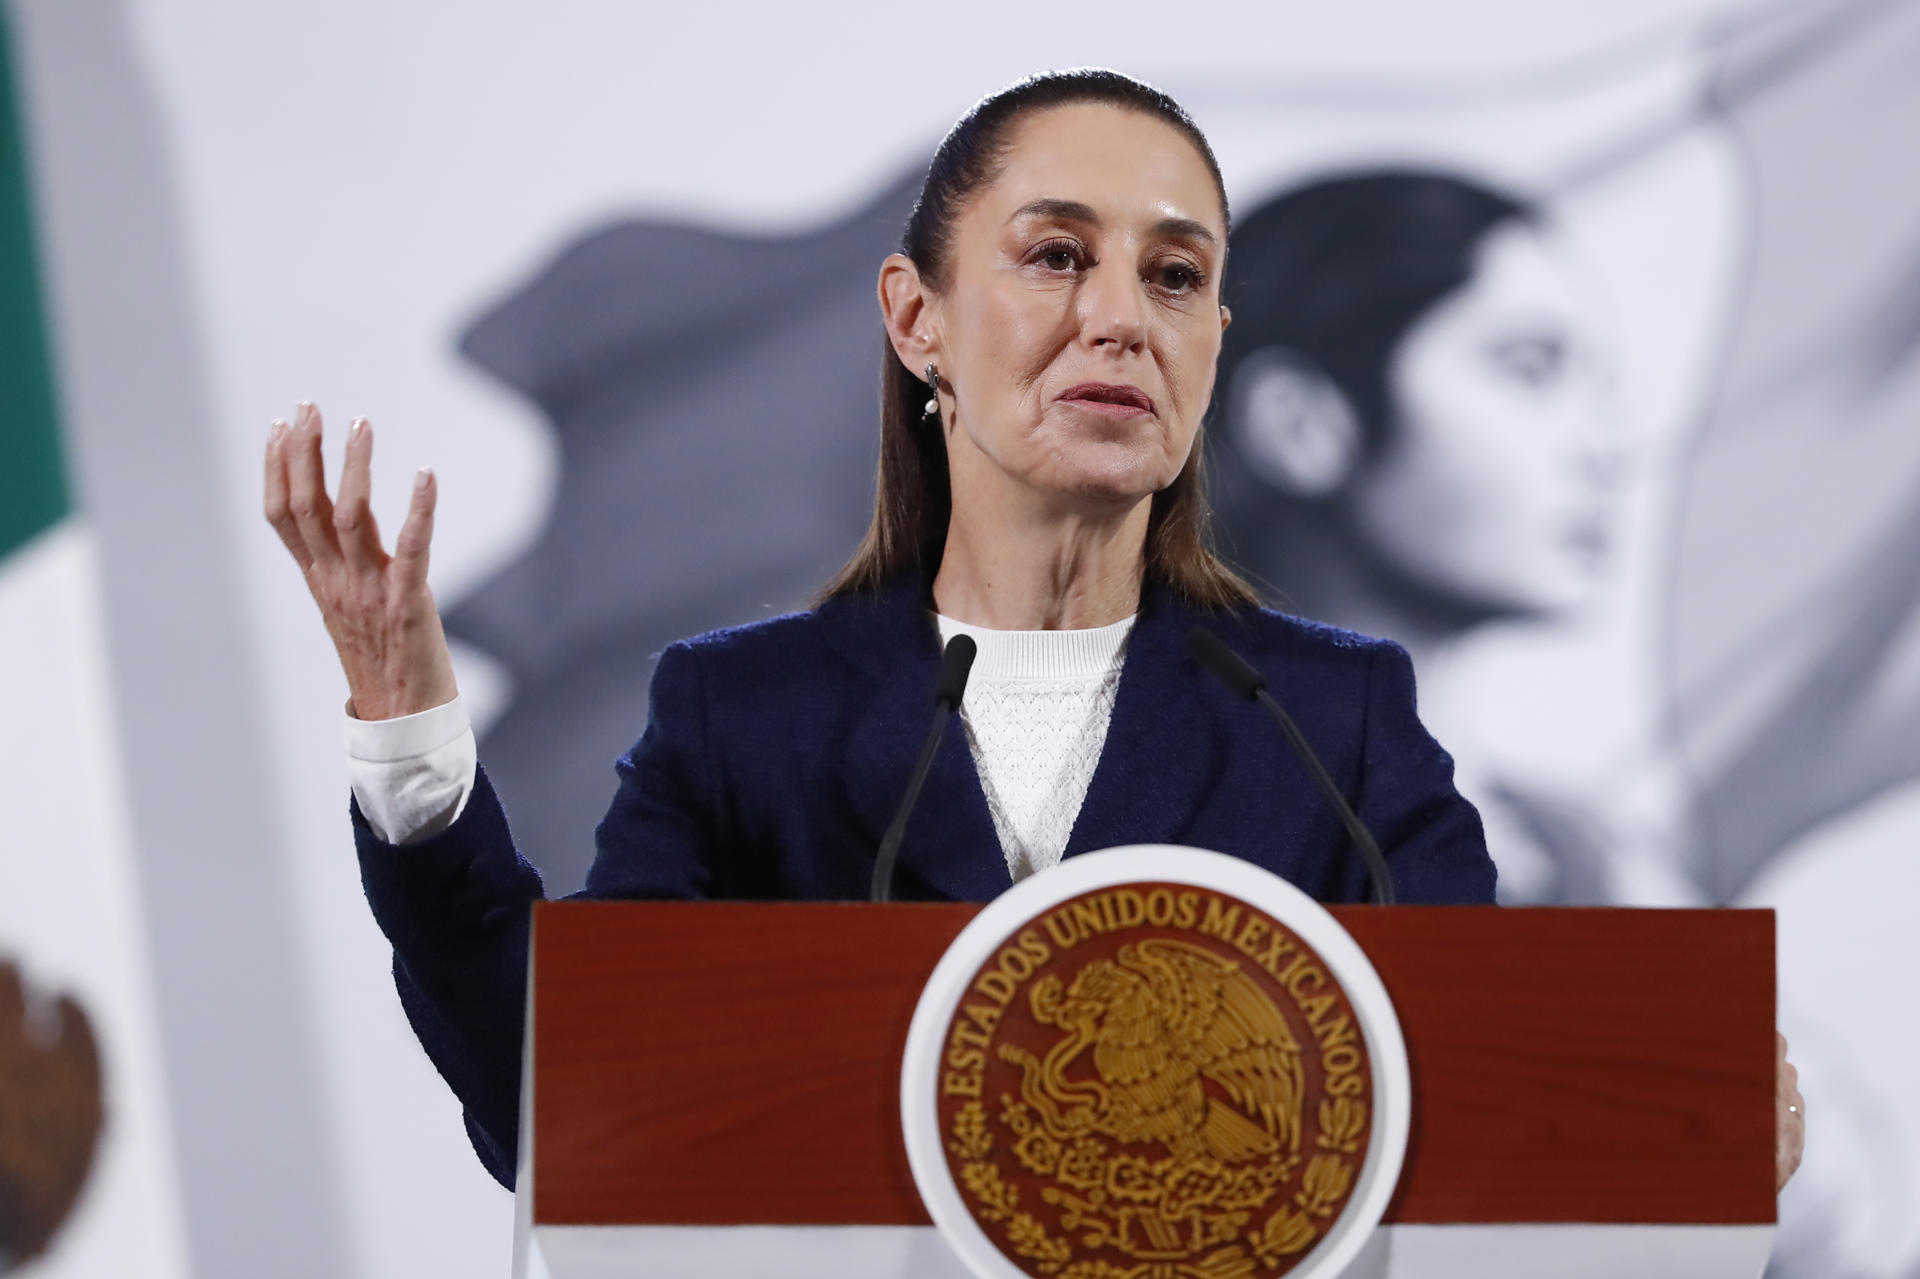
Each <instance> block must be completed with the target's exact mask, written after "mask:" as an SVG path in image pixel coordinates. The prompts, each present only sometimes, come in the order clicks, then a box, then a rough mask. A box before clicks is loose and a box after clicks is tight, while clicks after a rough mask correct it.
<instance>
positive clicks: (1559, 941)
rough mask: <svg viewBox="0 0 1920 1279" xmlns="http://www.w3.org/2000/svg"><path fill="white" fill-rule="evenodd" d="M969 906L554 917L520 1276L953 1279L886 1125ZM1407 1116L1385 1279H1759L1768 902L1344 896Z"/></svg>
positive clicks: (543, 945)
mask: <svg viewBox="0 0 1920 1279" xmlns="http://www.w3.org/2000/svg"><path fill="white" fill-rule="evenodd" d="M979 909H980V908H979V907H977V906H973V905H887V906H869V905H856V904H844V905H841V904H832V905H822V904H802V903H766V904H759V903H652V902H644V903H643V902H604V903H601V902H596V903H584V902H576V903H550V904H543V905H541V906H538V907H536V908H535V913H534V934H533V935H534V941H533V959H532V971H531V977H530V980H529V983H528V1016H529V1027H530V1030H529V1034H528V1037H527V1070H526V1075H525V1081H524V1083H523V1101H522V1109H521V1113H522V1116H523V1128H522V1133H521V1141H520V1174H519V1187H520V1189H519V1193H518V1196H517V1208H518V1212H519V1225H518V1230H517V1232H516V1240H515V1274H516V1275H530V1276H551V1279H574V1277H575V1276H601V1275H637V1274H644V1275H648V1276H675V1275H703V1276H704V1275H711V1276H756V1277H757V1276H763V1275H764V1276H769V1277H772V1276H779V1277H780V1279H806V1277H807V1276H813V1275H819V1276H829V1275H830V1276H833V1277H834V1279H868V1277H871V1279H882V1277H885V1279H905V1277H907V1276H912V1277H913V1279H962V1276H964V1275H965V1273H966V1272H965V1271H964V1269H963V1268H962V1267H961V1265H960V1263H959V1261H958V1260H957V1259H956V1258H954V1257H953V1255H952V1254H951V1252H949V1251H948V1250H947V1248H946V1246H945V1244H944V1243H943V1242H942V1241H941V1240H940V1238H939V1236H938V1234H937V1233H936V1232H935V1231H934V1230H933V1228H932V1227H931V1225H930V1224H929V1219H928V1217H927V1215H926V1212H925V1209H924V1208H923V1207H922V1205H921V1203H920V1200H919V1196H918V1195H917V1194H916V1192H915V1189H914V1185H913V1181H912V1178H911V1176H910V1175H909V1172H908V1168H907V1159H906V1151H905V1147H904V1144H903V1140H902V1137H901V1135H900V1128H899V1123H900V1120H899V1114H900V1108H899V1087H900V1084H899V1072H900V1062H901V1052H902V1048H903V1046H904V1044H905V1042H906V1035H907V1026H908V1022H909V1021H910V1019H911V1017H912V1014H913V1009H914V1005H915V1002H916V1001H917V1000H918V998H919V995H920V991H921V987H922V985H923V983H924V982H925V981H926V979H927V977H928V975H929V974H930V973H931V972H932V971H933V968H934V965H935V964H936V963H937V962H938V960H939V958H940V956H941V954H942V952H943V951H944V950H945V948H946V946H947V945H948V943H949V942H951V941H952V940H953V938H954V937H955V936H956V935H957V934H958V933H959V932H960V930H961V929H962V928H963V927H964V926H965V925H966V923H967V922H968V920H970V919H971V918H972V917H973V915H974V914H975V913H976V912H977V911H978V910H979ZM1333 914H1334V915H1335V916H1336V917H1337V918H1338V919H1339V921H1340V922H1341V924H1342V925H1344V926H1345V927H1346V928H1347V929H1348V931H1349V932H1350V933H1351V934H1352V935H1353V937H1354V938H1355V939H1356V940H1357V941H1358V942H1359V943H1360V945H1361V946H1362V947H1363V948H1364V949H1365V950H1366V952H1367V954H1368V956H1369V958H1370V959H1371V960H1372V962H1373V965H1374V967H1375V968H1376V969H1377V970H1378V972H1379V974H1380V977H1381V979H1382V981H1384V983H1385V984H1386V988H1387V991H1388V993H1389V995H1390V996H1391V997H1392V999H1393V1003H1394V1006H1395V1008H1396V1010H1397V1011H1398V1014H1399V1018H1400V1022H1401V1026H1402V1029H1403V1031H1404V1033H1405V1036H1406V1041H1407V1049H1408V1055H1409V1058H1410V1061H1411V1067H1412V1078H1413V1093H1414V1113H1413V1125H1412V1133H1411V1136H1410V1138H1409V1143H1408V1149H1407V1156H1406V1162H1405V1168H1404V1171H1403V1173H1402V1175H1401V1178H1400V1183H1399V1190H1398V1192H1397V1194H1396V1195H1395V1197H1394V1199H1393V1201H1392V1203H1391V1205H1390V1206H1389V1208H1388V1210H1387V1213H1386V1218H1385V1222H1384V1223H1383V1225H1382V1227H1381V1229H1380V1230H1379V1231H1377V1232H1376V1234H1375V1236H1374V1238H1373V1242H1372V1244H1371V1245H1370V1246H1369V1248H1368V1249H1367V1251H1366V1252H1365V1253H1364V1254H1363V1255H1362V1256H1361V1258H1360V1260H1359V1261H1357V1262H1355V1263H1354V1265H1353V1266H1351V1267H1350V1268H1349V1269H1348V1271H1347V1274H1348V1275H1350V1276H1353V1277H1354V1279H1372V1277H1374V1276H1396V1277H1397V1276H1403V1275H1405V1276H1419V1277H1420V1279H1447V1277H1448V1276H1452V1275H1456V1274H1457V1275H1469V1274H1470V1275H1474V1276H1505V1275H1513V1276H1521V1275H1524V1276H1528V1277H1529V1279H1538V1277H1541V1276H1560V1277H1565V1279H1586V1277H1587V1276H1592V1277H1593V1279H1601V1277H1602V1276H1604V1277H1605V1279H1618V1277H1619V1276H1623V1275H1631V1276H1634V1277H1635V1279H1665V1277H1667V1276H1672V1277H1673V1279H1680V1277H1681V1276H1685V1277H1686V1279H1716V1277H1718V1276H1729V1277H1732V1276H1739V1277H1740V1279H1757V1276H1759V1274H1760V1273H1761V1270H1762V1269H1763V1268H1764V1265H1765V1259H1766V1256H1767V1253H1768V1250H1769V1249H1770V1247H1771V1245H1772V1239H1773V1222H1774V1207H1775V1195H1774V1185H1773V1178H1774V1165H1773V1158H1774V977H1773V974H1774V936H1773V915H1772V912H1770V911H1664V910H1663V911H1642V910H1516V909H1499V908H1458V907H1455V908H1445V907H1441V908H1435V907H1397V908H1391V909H1379V908H1374V907H1336V908H1334V909H1333Z"/></svg>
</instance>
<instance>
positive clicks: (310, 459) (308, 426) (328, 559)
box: [287, 404, 340, 569]
mask: <svg viewBox="0 0 1920 1279" xmlns="http://www.w3.org/2000/svg"><path fill="white" fill-rule="evenodd" d="M287 506H288V508H289V509H290V510H291V511H292V512H293V522H294V523H295V524H296V525H297V526H298V527H299V529H300V536H301V537H302V538H303V539H304V540H305V541H306V544H307V553H308V554H309V555H311V556H312V557H313V562H314V564H315V565H317V566H318V567H320V568H322V569H326V568H329V567H331V566H332V565H334V564H337V563H339V562H340V542H339V539H338V538H337V537H336V536H335V534H334V531H333V503H332V501H330V500H329V499H328V497H327V474H326V467H325V466H324V465H323V464H322V462H321V460H320V410H318V409H316V408H315V407H314V406H313V405H311V404H302V405H301V406H300V409H299V412H298V413H296V414H295V415H294V419H293V433H292V436H291V437H290V438H289V439H288V441H287Z"/></svg>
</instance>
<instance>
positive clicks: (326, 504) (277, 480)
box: [266, 404, 458, 719]
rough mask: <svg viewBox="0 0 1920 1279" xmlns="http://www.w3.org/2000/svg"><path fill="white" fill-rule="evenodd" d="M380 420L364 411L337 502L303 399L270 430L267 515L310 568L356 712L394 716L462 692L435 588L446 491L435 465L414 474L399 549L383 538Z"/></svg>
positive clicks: (315, 416)
mask: <svg viewBox="0 0 1920 1279" xmlns="http://www.w3.org/2000/svg"><path fill="white" fill-rule="evenodd" d="M372 465H373V427H372V426H370V425H369V424H368V423H367V421H366V419H365V418H357V419H355V421H354V423H353V425H352V426H351V427H349V428H348V430H347V461H346V466H345V467H344V468H343V469H342V471H341V473H340V495H339V498H338V500H334V499H331V498H329V497H328V496H327V480H326V472H325V469H324V468H323V467H322V465H321V461H320V410H319V409H317V408H315V407H314V406H313V405H311V404H302V405H300V407H299V409H298V411H297V412H296V413H295V414H294V419H293V425H292V426H288V425H287V424H286V423H285V422H275V423H274V424H273V429H272V431H271V432H270V433H269V434H268V436H267V478H266V513H267V523H269V524H271V525H273V528H274V531H275V532H277V533H278V534H279V535H280V540H281V541H282V542H284V543H286V546H287V550H289V551H290V552H292V553H293V558H294V560H295V561H297V562H298V563H299V565H300V569H301V571H302V572H304V573H305V574H306V575H307V589H308V590H309V591H311V592H312V593H313V602H314V603H316V604H318V605H319V606H320V616H321V618H322V619H323V620H324V621H325V622H326V625H327V634H328V635H330V636H332V637H333V647H334V649H335V651H336V652H338V653H339V654H340V665H341V667H342V668H343V669H344V670H345V671H346V673H347V689H348V692H349V695H350V696H351V697H352V699H353V701H352V706H351V709H352V712H353V714H354V715H355V716H356V717H357V718H359V719H392V718H394V717H395V716H399V715H411V714H413V713H414V712H415V711H424V710H428V709H430V708H432V707H435V706H439V705H441V704H442V703H444V702H448V701H451V700H452V699H453V697H454V694H455V693H456V692H457V691H458V689H457V688H456V686H455V684H454V680H453V659H452V657H451V656H450V655H449V654H448V652H447V637H446V634H445V632H444V631H442V630H441V628H440V614H439V611H438V610H437V609H435V608H434V604H433V592H432V591H430V590H428V589H427V548H428V543H429V542H431V540H432V538H433V507H434V500H435V498H436V497H437V496H438V493H437V489H436V486H435V483H434V478H433V472H432V471H429V470H422V471H421V472H420V473H419V474H418V475H416V476H415V477H414V481H413V497H412V500H411V501H410V502H409V503H408V505H407V517H406V520H405V521H404V522H403V523H402V524H401V525H400V536H399V537H398V538H397V539H396V540H395V541H394V545H393V554H391V555H389V554H387V551H386V548H385V547H384V546H382V545H381V544H380V530H379V529H378V528H377V527H376V526H375V524H374V519H373V508H372V506H371V505H370V504H369V502H368V495H369V493H370V491H371V488H372Z"/></svg>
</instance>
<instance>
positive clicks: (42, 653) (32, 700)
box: [0, 11, 188, 1279]
mask: <svg viewBox="0 0 1920 1279" xmlns="http://www.w3.org/2000/svg"><path fill="white" fill-rule="evenodd" d="M9 35H10V33H9V30H8V26H7V23H6V21H5V14H4V11H0V671H3V672H4V673H3V674H0V814H3V815H4V816H3V817H0V960H5V961H6V962H9V963H12V964H14V965H17V966H18V967H19V968H20V970H21V971H22V973H23V974H24V976H25V978H26V980H27V982H28V985H29V988H30V989H33V990H36V991H37V992H38V993H39V994H41V995H43V996H50V995H52V994H53V993H55V992H64V993H67V994H71V995H72V996H73V997H74V998H75V999H77V1000H78V1001H79V1003H80V1004H81V1006H82V1007H83V1008H84V1009H85V1011H86V1013H87V1016H88V1019H89V1021H90V1022H91V1024H92V1027H93V1031H94V1034H95V1036H96V1037H97V1039H98V1042H99V1048H100V1054H101V1058H102V1063H103V1084H102V1089H103V1092H104V1094H105V1095H104V1103H105V1110H106V1126H105V1129H104V1131H103V1133H102V1135H101V1137H100V1140H99V1144H98V1146H97V1147H96V1149H95V1153H94V1158H93V1163H92V1168H91V1171H90V1173H89V1175H88V1179H87V1181H86V1183H85V1184H84V1186H83V1187H82V1189H81V1191H80V1194H79V1198H78V1200H77V1201H76V1203H75V1205H74V1208H73V1211H72V1213H71V1215H70V1216H69V1218H68V1219H67V1221H66V1223H65V1225H64V1227H63V1228H62V1229H61V1231H60V1232H59V1233H58V1234H57V1235H56V1236H55V1237H54V1241H53V1244H52V1248H51V1250H50V1251H49V1252H48V1253H47V1254H46V1256H45V1259H44V1260H43V1262H42V1263H41V1264H40V1265H39V1266H38V1267H36V1268H35V1269H34V1271H33V1273H34V1274H35V1275H36V1276H46V1277H48V1279H52V1277H53V1276H80V1275H104V1274H128V1275H131V1274H141V1275H164V1276H174V1275H181V1276H184V1275H186V1274H187V1273H188V1269H187V1258H186V1242H185V1236H184V1231H183V1229H182V1225H181V1220H182V1219H181V1214H180V1209H179V1203H178V1190H177V1185H176V1179H175V1176H174V1170H173V1157H172V1148H171V1139H170V1136H169V1132H168V1125H167V1122H166V1115H167V1108H166V1093H165V1088H164V1080H163V1077H162V1071H161V1060H162V1059H161V1053H160V1041H159V1028H158V1024H157V1018H156V1016H155V1005H154V996H153V990H152V986H151V982H150V980H149V973H150V967H149V963H148V958H147V953H146V946H145V941H144V936H145V930H144V928H143V926H142V916H141V910H140V893H139V883H138V880H137V874H138V868H137V867H136V865H135V864H134V858H133V856H132V840H131V839H130V832H129V824H128V822H127V820H126V807H125V799H124V794H123V789H122V786H121V761H120V758H119V751H118V743H117V737H116V734H115V731H114V716H113V709H112V697H111V688H110V677H109V667H108V661H107V653H106V645H105V640H104V630H103V627H102V623H101V614H100V596H99V586H98V574H97V571H96V566H95V556H94V547H93V544H92V541H91V539H90V537H89V533H88V527H87V520H86V517H85V513H84V510H83V509H82V508H81V507H80V505H79V504H78V503H77V501H76V495H75V485H74V474H73V470H72V466H71V459H70V456H69V451H68V450H67V449H66V448H65V447H63V441H62V439H61V423H60V411H59V403H60V395H59V384H58V378H57V376H56V373H55V369H56V364H57V362H56V360H55V358H54V346H55V343H54V342H53V341H52V339H51V335H50V333H49V327H48V323H47V308H46V307H45V305H44V295H43V292H42V281H41V271H40V269H39V263H38V258H37V255H36V237H35V220H34V216H33V209H34V201H33V188H32V182H31V178H30V174H31V165H30V163H29V157H28V155H27V154H26V150H25V147H24V143H23V138H24V134H25V130H24V128H23V123H24V122H23V120H22V117H21V111H20V103H21V100H22V99H21V95H20V94H19V93H18V86H17V83H16V79H15V75H14V66H15V63H14V59H13V57H12V48H11V42H10V39H9ZM33 1015H34V1011H33V1005H32V1004H31V1003H30V1004H29V1020H30V1021H31V1020H32V1017H33ZM7 1105H8V1102H7V1099H5V1098H0V1112H4V1111H5V1109H6V1107H7ZM4 1171H8V1170H4V1169H0V1172H4ZM12 1171H14V1172H16V1173H17V1172H18V1170H12ZM0 1268H4V1265H0Z"/></svg>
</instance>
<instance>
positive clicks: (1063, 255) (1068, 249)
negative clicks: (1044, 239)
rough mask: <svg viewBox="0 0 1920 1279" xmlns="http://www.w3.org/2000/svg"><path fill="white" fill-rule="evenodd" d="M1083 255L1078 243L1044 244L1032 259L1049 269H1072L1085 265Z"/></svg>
mask: <svg viewBox="0 0 1920 1279" xmlns="http://www.w3.org/2000/svg"><path fill="white" fill-rule="evenodd" d="M1083 256H1084V255H1083V254H1082V253H1081V252H1080V249H1079V247H1078V246H1076V245H1072V244H1064V243H1056V244H1046V245H1042V246H1041V247H1040V248H1039V249H1037V250H1035V251H1034V254H1033V259H1032V260H1033V261H1035V262H1038V263H1039V264H1040V265H1041V266H1044V267H1045V268H1047V270H1049V271H1072V270H1075V269H1077V268H1078V267H1080V266H1082V265H1084V262H1083V260H1082V259H1083Z"/></svg>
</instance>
